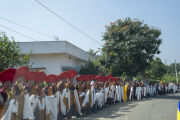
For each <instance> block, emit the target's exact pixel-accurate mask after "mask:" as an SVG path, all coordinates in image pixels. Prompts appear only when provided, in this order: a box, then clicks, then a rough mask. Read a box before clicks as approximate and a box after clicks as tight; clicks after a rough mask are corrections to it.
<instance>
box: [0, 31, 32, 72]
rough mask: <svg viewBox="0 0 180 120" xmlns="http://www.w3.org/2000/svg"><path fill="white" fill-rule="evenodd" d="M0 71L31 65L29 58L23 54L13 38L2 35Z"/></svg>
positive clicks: (0, 36) (0, 40)
mask: <svg viewBox="0 0 180 120" xmlns="http://www.w3.org/2000/svg"><path fill="white" fill-rule="evenodd" d="M0 51H1V52H0V71H3V70H5V69H7V68H13V67H17V66H21V65H27V64H28V63H29V56H28V55H24V54H22V53H21V51H20V49H19V48H18V44H17V43H16V42H15V41H14V39H13V38H11V39H9V38H8V37H7V35H6V34H5V33H0Z"/></svg>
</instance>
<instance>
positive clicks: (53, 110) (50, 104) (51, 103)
mask: <svg viewBox="0 0 180 120" xmlns="http://www.w3.org/2000/svg"><path fill="white" fill-rule="evenodd" d="M58 99H59V97H58V95H57V96H54V95H52V96H46V98H45V103H46V114H49V115H50V119H51V120H57V115H58V107H57V106H58Z"/></svg>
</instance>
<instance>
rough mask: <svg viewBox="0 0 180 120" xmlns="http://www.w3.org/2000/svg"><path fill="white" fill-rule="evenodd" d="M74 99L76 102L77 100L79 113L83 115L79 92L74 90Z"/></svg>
mask: <svg viewBox="0 0 180 120" xmlns="http://www.w3.org/2000/svg"><path fill="white" fill-rule="evenodd" d="M74 97H75V100H76V104H77V108H78V113H79V114H80V115H81V114H82V113H81V106H80V103H79V97H78V93H77V90H76V89H75V90H74Z"/></svg>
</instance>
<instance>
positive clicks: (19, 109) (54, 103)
mask: <svg viewBox="0 0 180 120" xmlns="http://www.w3.org/2000/svg"><path fill="white" fill-rule="evenodd" d="M0 86H1V87H0V118H1V120H62V119H71V117H72V116H76V117H80V116H85V115H88V114H90V113H94V112H96V111H98V110H101V109H103V108H105V107H110V106H111V105H112V104H118V103H119V102H126V101H131V100H141V99H146V98H148V97H151V96H156V95H157V94H159V95H161V94H167V93H171V92H172V93H176V92H177V91H178V89H179V88H178V87H179V86H178V85H177V84H173V83H170V84H167V83H158V82H147V81H146V82H145V81H127V80H123V81H122V80H121V79H120V78H117V77H113V76H112V75H107V76H101V75H98V76H96V75H77V73H76V71H74V70H71V71H66V72H63V73H61V74H59V75H54V74H50V75H46V74H45V73H44V72H42V71H30V70H29V68H28V67H27V66H22V67H20V68H17V69H6V70H4V71H2V72H0Z"/></svg>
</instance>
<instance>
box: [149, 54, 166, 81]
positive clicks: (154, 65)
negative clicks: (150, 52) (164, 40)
mask: <svg viewBox="0 0 180 120" xmlns="http://www.w3.org/2000/svg"><path fill="white" fill-rule="evenodd" d="M166 73H167V66H166V65H165V64H164V63H162V61H161V59H160V58H158V57H157V58H155V60H153V61H152V62H151V63H150V67H149V69H147V70H146V72H145V74H146V77H148V78H151V79H157V80H158V79H159V80H160V79H161V78H162V77H163V76H164V75H165V74H166Z"/></svg>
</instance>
